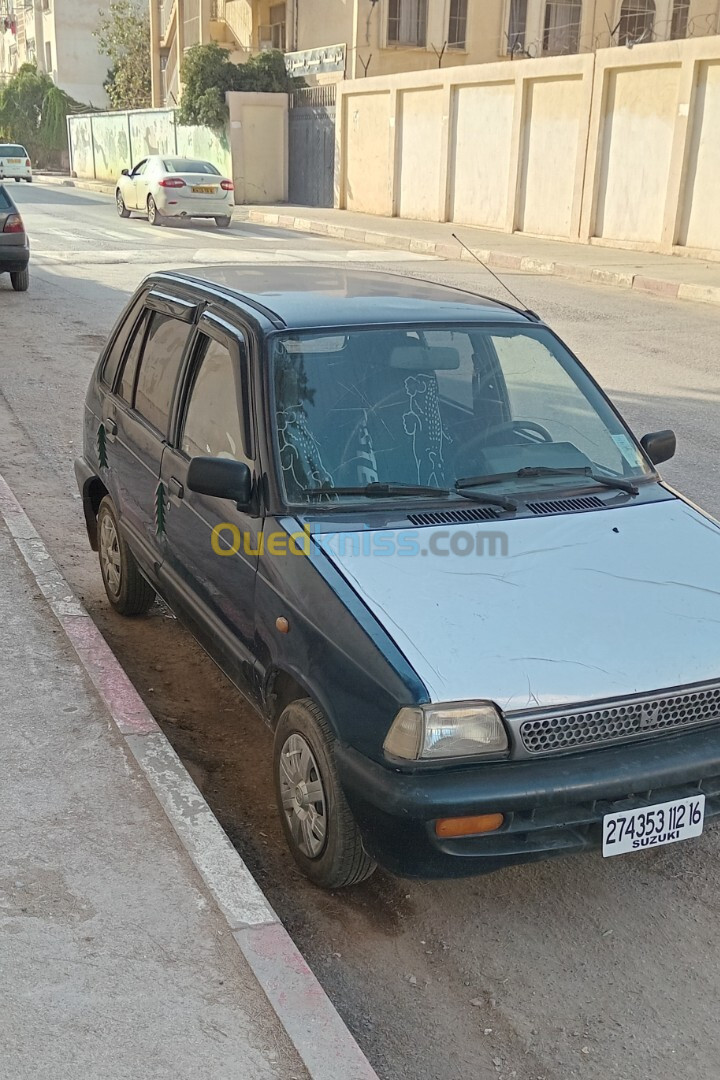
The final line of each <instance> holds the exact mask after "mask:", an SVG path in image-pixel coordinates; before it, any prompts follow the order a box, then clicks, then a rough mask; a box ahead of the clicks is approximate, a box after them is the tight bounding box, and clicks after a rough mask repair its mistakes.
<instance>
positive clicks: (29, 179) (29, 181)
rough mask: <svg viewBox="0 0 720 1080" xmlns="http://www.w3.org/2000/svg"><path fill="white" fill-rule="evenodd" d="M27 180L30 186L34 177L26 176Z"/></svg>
mask: <svg viewBox="0 0 720 1080" xmlns="http://www.w3.org/2000/svg"><path fill="white" fill-rule="evenodd" d="M25 179H26V180H27V182H28V184H32V182H33V178H32V176H26V177H25Z"/></svg>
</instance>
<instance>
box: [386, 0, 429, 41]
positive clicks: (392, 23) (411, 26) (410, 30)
mask: <svg viewBox="0 0 720 1080" xmlns="http://www.w3.org/2000/svg"><path fill="white" fill-rule="evenodd" d="M427 6H428V0H389V3H388V23H387V39H388V44H389V45H420V46H422V47H424V46H425V45H426V44H427Z"/></svg>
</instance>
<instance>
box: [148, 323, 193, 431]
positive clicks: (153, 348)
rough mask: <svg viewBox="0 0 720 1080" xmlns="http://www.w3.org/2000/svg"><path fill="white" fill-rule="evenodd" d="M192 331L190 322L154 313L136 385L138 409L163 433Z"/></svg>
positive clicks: (165, 429)
mask: <svg viewBox="0 0 720 1080" xmlns="http://www.w3.org/2000/svg"><path fill="white" fill-rule="evenodd" d="M191 331H192V325H191V324H190V323H186V322H181V321H180V320H179V319H174V318H172V316H170V315H161V314H160V313H159V312H157V311H155V312H153V313H152V316H151V319H150V327H149V329H148V333H147V337H146V339H145V348H144V350H143V355H142V359H141V360H140V370H139V372H138V376H137V382H136V387H135V409H136V410H137V412H139V413H140V415H141V416H144V417H145V419H146V420H147V421H148V423H150V424H152V426H153V427H155V428H157V430H158V431H160V432H162V434H166V433H167V426H168V417H169V415H170V407H171V404H172V398H173V391H174V389H175V383H176V382H177V376H178V372H179V370H180V364H181V362H182V358H183V353H184V351H185V346H186V345H187V340H188V337H189V336H190V332H191Z"/></svg>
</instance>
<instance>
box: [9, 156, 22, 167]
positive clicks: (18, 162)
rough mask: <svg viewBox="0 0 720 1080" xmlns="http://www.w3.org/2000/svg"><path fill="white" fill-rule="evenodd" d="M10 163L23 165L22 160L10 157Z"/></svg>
mask: <svg viewBox="0 0 720 1080" xmlns="http://www.w3.org/2000/svg"><path fill="white" fill-rule="evenodd" d="M8 161H9V162H10V164H11V165H20V164H21V163H22V158H19V157H10V158H8Z"/></svg>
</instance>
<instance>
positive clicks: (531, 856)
mask: <svg viewBox="0 0 720 1080" xmlns="http://www.w3.org/2000/svg"><path fill="white" fill-rule="evenodd" d="M336 760H337V766H338V770H339V773H340V780H341V783H342V786H343V790H344V792H345V795H346V798H347V800H348V803H349V805H350V808H351V810H352V811H353V814H354V815H355V818H356V820H357V822H358V825H359V827H360V830H361V832H362V834H363V842H364V844H365V847H366V849H367V851H368V852H369V854H371V855H372V856H373V857H374V858H376V859H377V861H378V862H379V863H381V864H382V865H383V866H385V867H387V868H388V869H389V870H392V871H393V872H394V873H397V874H401V875H405V876H408V877H461V876H465V875H470V874H482V873H489V872H490V871H493V870H499V869H501V868H502V867H504V866H511V865H513V864H514V863H524V862H533V861H536V860H538V859H544V858H548V857H549V856H552V855H563V854H570V853H572V852H578V851H583V850H586V849H588V848H594V847H597V846H599V844H600V843H601V840H602V819H603V816H604V815H605V814H608V813H614V812H617V811H621V810H623V809H630V808H632V807H637V806H646V805H652V804H654V803H661V802H666V801H668V800H670V799H675V798H684V797H685V796H688V795H691V794H693V793H695V792H703V793H704V794H705V796H706V803H705V818H706V821H709V820H710V819H711V818H713V817H715V816H716V815H718V814H720V725H718V726H714V727H711V728H706V729H699V730H696V731H694V732H689V733H686V734H683V735H679V736H673V737H668V736H663V737H658V738H656V739H651V740H648V741H646V742H642V743H641V742H635V743H632V744H629V745H628V744H626V745H621V746H613V747H609V748H607V749H602V750H587V751H585V752H583V753H578V754H569V755H558V756H556V757H547V758H542V759H538V760H534V761H518V762H513V761H509V762H502V763H495V764H487V765H480V766H478V765H473V766H465V767H460V768H457V767H456V768H447V769H437V770H432V771H424V772H415V773H400V772H395V771H392V770H391V769H387V768H385V767H384V766H382V765H380V764H378V763H377V762H375V761H371V760H370V759H369V758H367V757H365V756H364V755H362V754H360V753H358V752H357V751H356V750H353V749H352V748H351V747H348V746H342V745H340V746H337V747H336ZM491 813H502V814H504V815H505V821H504V824H503V825H502V827H501V828H500V829H498V830H497V831H496V832H493V833H486V834H484V835H482V836H470V837H464V838H462V839H453V840H445V839H439V838H438V837H437V836H436V835H435V828H434V824H435V821H436V820H437V819H438V818H443V817H464V816H469V815H475V814H491Z"/></svg>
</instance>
